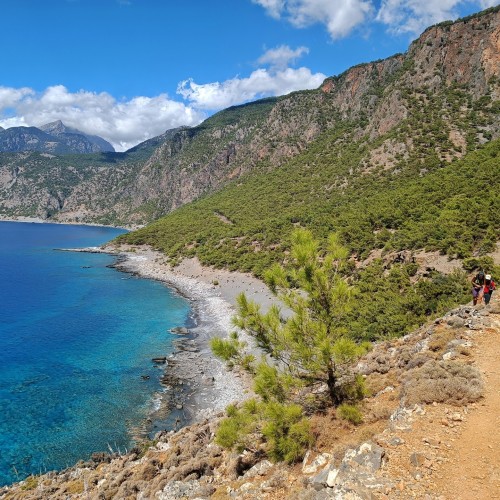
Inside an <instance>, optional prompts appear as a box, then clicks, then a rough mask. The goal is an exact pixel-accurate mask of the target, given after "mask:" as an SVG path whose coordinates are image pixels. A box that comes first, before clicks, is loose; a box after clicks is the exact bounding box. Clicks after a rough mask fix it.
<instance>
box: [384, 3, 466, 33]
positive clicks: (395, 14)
mask: <svg viewBox="0 0 500 500" xmlns="http://www.w3.org/2000/svg"><path fill="white" fill-rule="evenodd" d="M462 3H464V0H440V1H439V2H436V1H435V0H383V1H382V4H381V6H380V10H379V12H378V14H377V20H378V21H381V22H382V23H384V24H387V25H388V26H389V28H390V30H391V31H393V32H396V33H413V34H419V33H420V32H422V31H423V30H424V29H425V28H426V27H427V26H430V25H432V24H436V23H438V22H441V21H444V20H446V19H455V18H456V17H458V15H459V14H458V10H457V8H458V7H459V6H460V4H462Z"/></svg>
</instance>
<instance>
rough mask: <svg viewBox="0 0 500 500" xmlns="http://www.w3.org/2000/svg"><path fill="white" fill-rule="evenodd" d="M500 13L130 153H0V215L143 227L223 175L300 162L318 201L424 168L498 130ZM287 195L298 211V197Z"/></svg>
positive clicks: (221, 183) (233, 180) (248, 178)
mask: <svg viewBox="0 0 500 500" xmlns="http://www.w3.org/2000/svg"><path fill="white" fill-rule="evenodd" d="M499 19H500V13H499V8H498V7H497V8H493V9H489V10H487V11H484V12H481V13H479V14H476V15H474V16H470V17H468V18H464V19H461V20H459V21H457V22H454V23H451V22H446V23H441V24H439V25H436V26H433V27H431V28H429V29H427V30H426V31H425V32H424V33H423V34H422V35H421V36H420V37H419V38H418V39H417V40H416V41H415V42H413V43H412V44H411V46H410V48H409V50H408V51H407V52H406V53H405V54H397V55H395V56H392V57H389V58H387V59H384V60H381V61H375V62H371V63H366V64H360V65H358V66H355V67H353V68H351V69H349V70H347V71H346V72H344V73H343V74H341V75H338V76H335V77H331V78H327V79H326V80H325V82H324V83H323V84H322V85H321V86H320V88H318V89H316V90H311V91H302V92H294V93H292V94H289V95H287V96H283V97H279V98H272V99H264V100H260V101H256V102H253V103H249V104H246V105H243V106H235V107H231V108H228V109H226V110H223V111H221V112H219V113H217V114H215V115H214V116H212V117H210V118H209V119H207V120H206V121H205V122H203V123H202V124H201V125H199V126H197V127H193V128H188V127H182V128H179V129H174V130H171V131H167V132H166V133H165V134H163V135H162V136H160V137H159V138H155V139H152V140H151V141H146V142H145V143H143V145H139V146H137V147H136V148H133V149H132V150H130V151H129V152H127V153H124V154H115V155H111V156H110V155H109V154H108V153H106V154H104V155H101V156H96V155H90V156H84V155H81V156H79V157H78V159H75V158H70V157H68V158H65V159H64V158H63V157H59V158H58V159H53V158H52V159H51V158H47V157H45V156H43V155H36V154H31V155H28V156H26V153H20V154H17V155H16V154H14V155H13V154H10V155H7V156H5V155H0V194H1V199H2V203H1V204H0V213H3V214H4V215H10V216H12V215H35V214H36V215H37V216H41V217H49V218H53V219H55V220H60V221H74V220H80V221H88V222H102V223H120V224H144V223H147V222H150V221H152V220H154V219H156V218H158V217H160V216H162V215H164V214H167V213H169V212H171V211H172V210H174V209H176V208H178V207H181V206H183V205H185V204H186V203H189V202H191V201H193V200H196V199H197V198H203V199H204V197H206V196H207V195H210V194H211V193H215V192H217V191H219V190H221V189H222V188H223V187H225V186H233V187H232V188H231V189H234V186H236V185H237V184H238V183H243V184H244V185H248V183H254V185H255V186H259V187H258V188H256V189H259V190H260V191H262V192H267V190H268V186H266V185H265V182H266V181H265V179H267V177H259V176H269V175H272V172H274V171H276V172H277V173H276V174H275V175H276V179H277V180H275V181H273V182H276V183H277V184H280V183H281V184H283V185H288V181H289V180H290V179H292V178H295V177H294V176H291V175H290V172H292V173H293V172H298V171H299V170H300V169H302V170H301V171H303V173H302V174H301V175H302V179H307V178H310V179H312V180H314V179H321V182H323V183H324V184H323V185H321V186H320V185H317V184H314V183H312V184H310V185H309V189H310V190H312V191H311V197H310V199H317V200H319V201H320V202H322V203H324V204H328V203H330V202H329V201H328V200H331V199H332V198H335V197H336V196H341V195H342V193H344V192H345V191H346V189H347V188H349V187H350V186H353V185H355V184H356V185H357V184H359V183H360V182H362V181H366V182H368V181H369V182H371V183H373V182H376V181H377V179H379V178H384V179H385V177H388V178H389V179H406V178H412V179H413V178H415V177H418V178H420V177H422V178H423V177H425V176H426V175H428V174H430V173H432V172H434V171H435V170H437V169H440V168H442V167H444V166H446V165H447V164H450V163H453V162H455V161H457V160H459V159H460V158H463V157H465V155H466V154H467V153H469V152H471V151H474V150H475V149H477V148H478V147H481V146H482V145H483V144H485V143H487V142H489V141H491V140H493V139H495V138H497V137H498V136H499V135H500V113H499V112H498V111H499V97H500V88H499V81H500V80H499V77H500V69H499V65H500V63H499V54H500V50H499V42H498V39H499V30H500V28H499V24H500V22H499ZM54 128H57V126H55V127H54ZM2 133H3V132H2ZM106 155H107V156H106ZM280 169H282V170H280ZM284 172H286V174H285V173H284ZM324 172H329V176H327V177H325V174H324ZM283 175H285V176H286V177H285V178H281V179H280V176H283ZM259 179H261V182H260V181H259ZM259 182H260V183H259ZM262 183H264V185H263V184H262ZM298 185H299V184H297V183H295V186H298ZM291 188H292V191H291V192H293V186H292V187H291ZM268 194H269V196H275V195H276V193H268ZM276 196H277V195H276ZM310 199H302V201H301V203H303V204H308V203H309V201H310ZM287 203H288V209H289V210H290V211H294V210H295V211H296V212H300V210H299V208H300V207H298V206H297V205H296V204H297V198H294V197H293V196H290V197H289V199H288V201H287ZM294 206H295V208H294ZM302 208H303V207H302ZM255 215H256V217H257V219H258V217H259V214H258V213H256V214H255ZM294 217H295V215H294ZM236 218H237V217H235V219H236Z"/></svg>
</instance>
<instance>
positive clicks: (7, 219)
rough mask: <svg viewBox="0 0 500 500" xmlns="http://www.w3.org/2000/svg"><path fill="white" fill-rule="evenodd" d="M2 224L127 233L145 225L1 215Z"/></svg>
mask: <svg viewBox="0 0 500 500" xmlns="http://www.w3.org/2000/svg"><path fill="white" fill-rule="evenodd" d="M0 222H22V223H24V224H63V225H64V224H65V225H67V226H91V227H108V228H115V229H124V230H126V231H135V230H136V229H140V228H141V227H144V225H137V226H116V225H114V224H98V223H93V222H71V221H59V220H48V219H42V218H40V217H29V216H24V215H19V216H17V217H8V216H4V215H1V214H0Z"/></svg>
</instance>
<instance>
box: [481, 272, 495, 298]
mask: <svg viewBox="0 0 500 500" xmlns="http://www.w3.org/2000/svg"><path fill="white" fill-rule="evenodd" d="M495 289H496V285H495V282H494V281H493V280H492V279H491V274H487V275H486V276H485V277H484V285H483V298H484V303H485V304H486V305H488V304H489V303H490V299H491V294H492V293H493V290H495Z"/></svg>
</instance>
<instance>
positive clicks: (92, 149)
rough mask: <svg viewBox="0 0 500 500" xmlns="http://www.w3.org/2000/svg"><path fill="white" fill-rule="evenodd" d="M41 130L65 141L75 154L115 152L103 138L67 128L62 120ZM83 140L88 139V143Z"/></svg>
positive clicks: (44, 126)
mask: <svg viewBox="0 0 500 500" xmlns="http://www.w3.org/2000/svg"><path fill="white" fill-rule="evenodd" d="M40 130H43V131H44V132H46V133H47V134H50V135H53V136H54V137H57V138H58V139H61V140H62V141H64V142H65V143H66V144H67V145H68V146H70V147H71V148H72V150H73V152H74V153H105V152H114V151H115V148H114V147H113V146H112V145H111V144H110V143H109V142H108V141H105V140H104V139H103V138H102V137H99V136H97V135H89V134H85V133H83V132H80V131H79V130H77V129H75V128H71V127H67V126H66V125H64V123H63V122H62V121H61V120H57V121H55V122H51V123H47V124H46V125H43V126H41V127H40ZM83 138H85V139H87V141H85V140H84V139H83ZM89 143H90V144H89Z"/></svg>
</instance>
